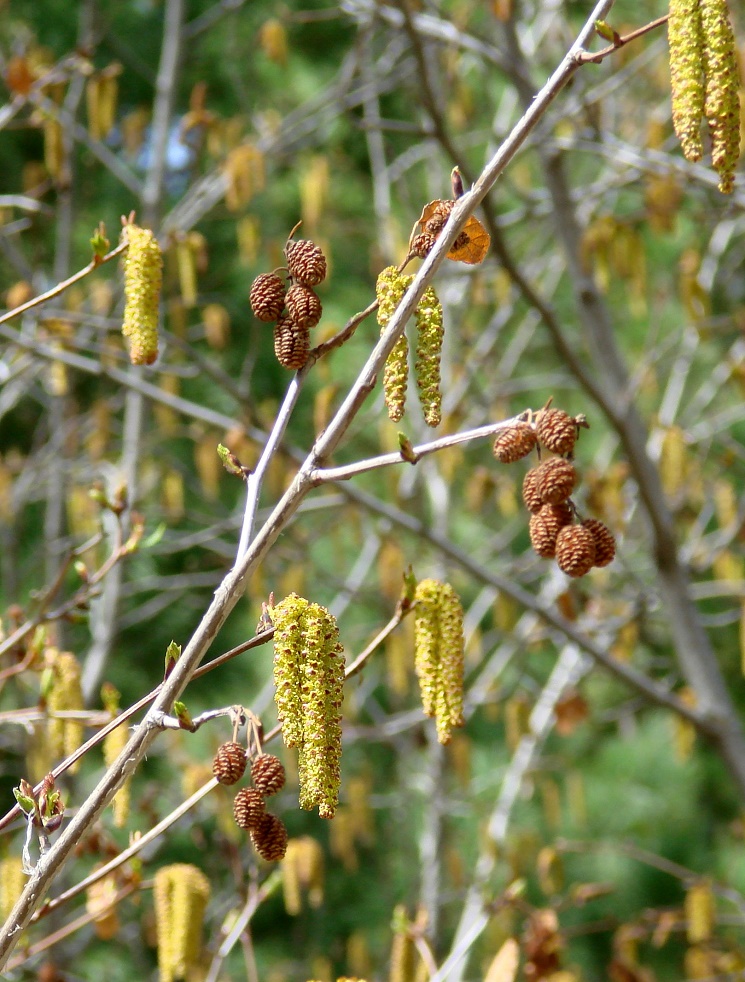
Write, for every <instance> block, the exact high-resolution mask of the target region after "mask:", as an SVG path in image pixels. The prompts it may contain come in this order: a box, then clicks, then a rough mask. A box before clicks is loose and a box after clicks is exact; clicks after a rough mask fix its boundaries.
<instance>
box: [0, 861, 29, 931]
mask: <svg viewBox="0 0 745 982" xmlns="http://www.w3.org/2000/svg"><path fill="white" fill-rule="evenodd" d="M25 886H26V874H25V873H24V872H23V860H22V859H21V857H20V856H5V858H4V859H0V921H3V922H4V921H5V920H6V919H7V917H8V915H9V914H10V912H11V911H12V910H13V908H14V907H15V905H16V902H17V901H18V898H19V897H20V896H21V894H22V893H23V888H24V887H25Z"/></svg>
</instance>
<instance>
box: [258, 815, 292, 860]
mask: <svg viewBox="0 0 745 982" xmlns="http://www.w3.org/2000/svg"><path fill="white" fill-rule="evenodd" d="M251 841H252V842H253V844H254V848H255V849H256V852H257V853H258V854H259V855H260V856H261V858H262V859H266V860H267V862H270V863H274V862H276V861H277V860H279V859H282V858H283V857H284V854H285V853H286V852H287V829H286V828H285V826H284V822H282V820H281V819H279V818H277V816H276V815H270V814H269V813H268V812H267V814H266V815H264V817H263V818H262V819H261V820H260V821H259V824H258V825H257V827H256V828H255V829H254V830H253V832H252V833H251Z"/></svg>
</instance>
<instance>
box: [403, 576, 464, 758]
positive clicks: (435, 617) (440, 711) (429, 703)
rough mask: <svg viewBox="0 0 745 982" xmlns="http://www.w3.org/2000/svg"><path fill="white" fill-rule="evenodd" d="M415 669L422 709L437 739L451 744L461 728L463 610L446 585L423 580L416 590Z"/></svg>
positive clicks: (453, 592) (448, 585)
mask: <svg viewBox="0 0 745 982" xmlns="http://www.w3.org/2000/svg"><path fill="white" fill-rule="evenodd" d="M414 599H415V601H416V616H415V621H414V651H415V669H416V673H417V677H418V678H419V688H420V692H421V697H422V707H423V709H424V712H425V714H426V715H427V716H434V718H435V721H436V724H437V739H438V740H439V742H440V743H443V744H446V743H449V742H450V737H451V731H452V730H453V728H454V727H458V726H463V722H464V720H463V647H464V642H463V608H462V606H461V603H460V600H459V599H458V595H457V594H456V592H455V590H453V588H452V586H450V584H449V583H440V582H439V581H438V580H432V579H427V580H422V581H421V582H420V583H419V584H418V585H417V588H416V591H415V594H414Z"/></svg>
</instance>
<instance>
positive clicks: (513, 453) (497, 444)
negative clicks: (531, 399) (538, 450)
mask: <svg viewBox="0 0 745 982" xmlns="http://www.w3.org/2000/svg"><path fill="white" fill-rule="evenodd" d="M535 444H536V436H535V430H534V429H533V427H532V426H529V425H528V424H527V423H515V424H514V425H513V426H506V427H505V428H504V429H503V430H500V431H499V433H497V436H496V438H495V440H494V446H493V448H492V450H493V451H494V456H495V457H496V458H497V460H498V461H499V462H500V463H502V464H513V463H514V462H515V461H516V460H521V459H522V458H523V457H527V456H528V454H529V453H530V451H531V450H532V449H533V447H534V446H535Z"/></svg>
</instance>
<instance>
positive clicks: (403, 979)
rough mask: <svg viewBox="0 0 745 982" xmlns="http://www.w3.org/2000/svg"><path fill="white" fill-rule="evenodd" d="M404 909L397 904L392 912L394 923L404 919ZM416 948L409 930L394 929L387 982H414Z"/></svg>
mask: <svg viewBox="0 0 745 982" xmlns="http://www.w3.org/2000/svg"><path fill="white" fill-rule="evenodd" d="M405 916H406V910H405V908H404V907H402V906H399V907H397V908H396V910H395V911H394V913H393V919H394V924H395V923H396V922H397V921H398V920H401V921H402V922H403V921H404V920H405ZM416 962H417V958H416V948H415V947H414V942H413V940H412V937H411V935H410V934H409V932H408V931H407V930H406V929H405V928H403V927H402V930H400V931H398V930H397V931H395V933H394V935H393V943H392V945H391V966H390V972H389V975H388V978H389V982H414V980H415V977H416Z"/></svg>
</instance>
